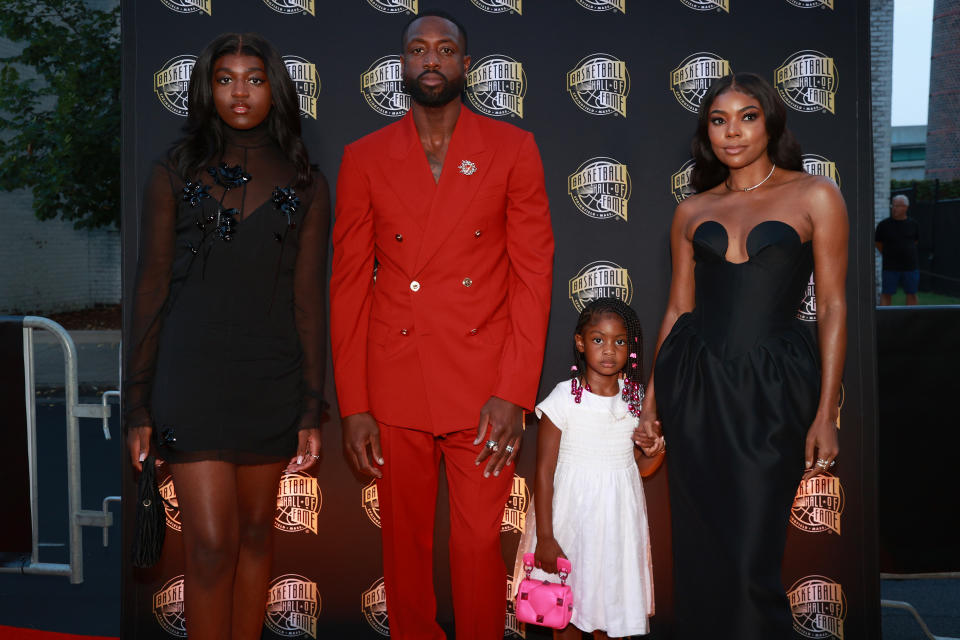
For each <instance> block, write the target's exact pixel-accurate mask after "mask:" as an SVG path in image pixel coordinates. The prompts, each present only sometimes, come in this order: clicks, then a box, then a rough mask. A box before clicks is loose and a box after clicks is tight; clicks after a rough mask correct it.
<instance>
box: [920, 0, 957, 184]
mask: <svg viewBox="0 0 960 640" xmlns="http://www.w3.org/2000/svg"><path fill="white" fill-rule="evenodd" d="M958 113H960V0H934V4H933V40H932V45H931V49H930V106H929V107H928V111H927V151H926V163H927V171H926V176H927V178H939V179H940V180H956V179H960V118H958V117H957V114H958Z"/></svg>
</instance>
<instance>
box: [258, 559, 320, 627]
mask: <svg viewBox="0 0 960 640" xmlns="http://www.w3.org/2000/svg"><path fill="white" fill-rule="evenodd" d="M319 615H320V594H319V593H318V592H317V583H316V582H314V581H312V580H310V579H308V578H305V577H304V576H301V575H298V574H296V573H288V574H285V575H282V576H278V577H276V578H274V579H273V582H271V583H270V586H269V587H268V588H267V614H266V617H265V618H264V620H263V626H265V627H266V628H267V629H269V630H270V631H272V632H273V633H275V634H277V635H278V636H281V637H284V638H302V637H303V636H309V637H311V638H316V637H317V617H318V616H319Z"/></svg>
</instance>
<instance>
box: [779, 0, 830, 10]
mask: <svg viewBox="0 0 960 640" xmlns="http://www.w3.org/2000/svg"><path fill="white" fill-rule="evenodd" d="M833 1H834V0H787V4H790V5H793V6H795V7H800V8H801V9H833Z"/></svg>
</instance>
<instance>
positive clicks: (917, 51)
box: [890, 0, 933, 127]
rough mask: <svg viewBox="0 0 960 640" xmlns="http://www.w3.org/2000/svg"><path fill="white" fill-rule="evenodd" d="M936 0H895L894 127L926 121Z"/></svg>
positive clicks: (892, 118)
mask: <svg viewBox="0 0 960 640" xmlns="http://www.w3.org/2000/svg"><path fill="white" fill-rule="evenodd" d="M932 29H933V0H894V3H893V101H892V105H891V113H890V121H891V124H892V125H893V126H895V127H899V126H904V125H913V124H927V101H928V96H929V93H930V36H931V32H932Z"/></svg>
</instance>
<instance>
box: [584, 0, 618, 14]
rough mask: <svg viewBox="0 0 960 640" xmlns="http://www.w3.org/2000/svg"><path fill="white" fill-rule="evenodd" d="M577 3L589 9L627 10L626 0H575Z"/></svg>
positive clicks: (615, 11) (616, 11)
mask: <svg viewBox="0 0 960 640" xmlns="http://www.w3.org/2000/svg"><path fill="white" fill-rule="evenodd" d="M577 4H578V5H580V6H581V7H583V8H584V9H588V10H590V11H613V12H614V13H626V12H627V0H577Z"/></svg>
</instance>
